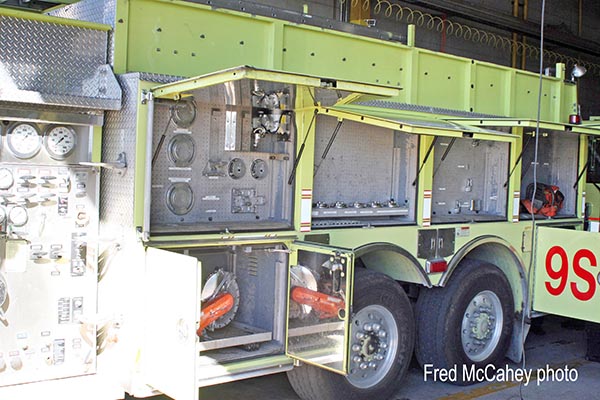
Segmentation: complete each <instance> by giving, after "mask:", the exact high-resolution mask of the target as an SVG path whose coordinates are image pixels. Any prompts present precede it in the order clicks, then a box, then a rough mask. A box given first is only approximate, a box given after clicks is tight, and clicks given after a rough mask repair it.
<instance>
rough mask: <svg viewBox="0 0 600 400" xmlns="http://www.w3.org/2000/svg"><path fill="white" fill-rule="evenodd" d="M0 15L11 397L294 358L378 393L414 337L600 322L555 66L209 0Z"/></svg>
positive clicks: (507, 335) (3, 325)
mask: <svg viewBox="0 0 600 400" xmlns="http://www.w3.org/2000/svg"><path fill="white" fill-rule="evenodd" d="M0 32H2V35H1V36H0V48H2V51H1V52H0V76H1V77H2V79H1V82H2V83H1V86H0V121H1V124H0V133H1V139H2V146H1V147H0V200H1V204H0V223H1V227H2V233H3V235H2V238H3V240H2V246H1V251H2V264H1V266H0V398H3V399H4V398H10V399H30V398H33V396H38V395H40V394H44V395H45V396H46V397H49V398H60V399H62V400H66V399H80V398H82V396H85V398H86V399H99V400H109V399H119V398H123V396H124V395H125V393H129V394H130V395H133V396H136V397H148V396H151V395H154V394H158V393H164V394H166V395H168V396H170V397H172V398H174V399H177V400H192V399H197V398H198V388H199V387H205V386H210V385H217V384H220V383H224V382H231V381H235V380H240V379H246V378H250V377H256V376H262V375H267V374H273V373H279V372H287V374H288V377H289V380H290V382H291V384H292V386H293V388H294V389H295V390H296V392H297V393H298V395H299V396H300V397H301V398H303V399H305V400H309V399H311V400H316V399H341V398H346V397H348V398H353V399H371V398H382V399H383V398H388V397H390V396H391V395H392V394H393V393H395V392H396V391H397V390H399V387H400V386H401V384H402V380H401V378H402V377H403V375H404V374H405V373H406V371H407V369H408V366H409V364H410V362H411V359H412V357H413V354H414V355H416V359H417V360H418V362H419V363H420V364H421V365H433V366H434V367H436V368H449V367H452V366H454V365H467V366H472V365H474V366H477V367H479V366H484V365H488V364H491V363H496V364H498V363H500V362H503V360H504V358H505V357H508V358H510V359H511V360H513V361H515V362H518V361H519V360H520V359H521V358H522V349H523V345H522V344H523V341H524V339H525V337H526V335H527V332H528V327H529V324H530V321H531V318H533V317H535V316H536V315H541V313H552V314H558V315H566V316H571V317H575V318H579V319H584V320H588V321H592V322H600V315H599V314H598V312H597V310H598V306H599V305H600V294H598V293H597V292H596V289H597V288H598V284H599V282H598V271H597V268H598V262H597V258H596V254H597V253H596V251H597V250H598V244H597V239H596V238H597V235H596V234H594V233H590V232H585V231H584V230H583V223H584V211H585V207H584V206H585V202H586V200H585V187H586V180H585V175H586V168H585V166H586V160H587V154H588V144H587V143H588V138H589V137H593V136H594V135H597V134H598V133H600V130H599V129H598V128H597V127H596V126H594V125H593V123H589V124H579V125H572V124H569V123H568V122H567V121H569V115H570V114H574V113H576V110H577V101H576V98H577V93H576V85H575V83H574V82H573V81H572V80H570V79H568V77H567V74H566V72H565V70H566V67H565V66H564V65H561V64H558V65H557V66H556V75H554V76H543V77H539V76H538V75H536V74H532V73H529V72H525V71H519V70H515V69H510V68H506V67H503V66H499V65H494V64H490V63H486V62H480V61H477V60H473V59H465V58H460V57H455V56H451V55H447V54H441V53H436V52H432V51H428V50H423V49H420V48H417V47H415V46H414V38H415V35H414V30H413V29H412V28H411V29H409V31H408V34H407V37H406V38H403V39H402V41H401V42H399V41H397V40H396V39H397V38H396V37H393V36H391V35H386V34H385V33H382V32H379V31H377V30H375V29H372V28H366V27H359V26H353V25H352V26H351V25H348V24H343V23H339V22H336V21H331V20H325V19H320V18H317V17H315V16H312V15H309V14H306V13H305V14H293V13H289V12H283V11H281V10H277V9H273V8H269V7H262V6H257V5H252V4H245V3H243V2H238V1H236V2H231V1H226V0H223V1H222V2H220V1H217V0H211V1H189V2H187V1H165V0H129V1H125V0H109V1H96V0H84V1H81V2H79V3H75V4H72V5H69V6H66V7H62V8H57V9H55V10H52V11H50V12H49V13H48V15H38V14H35V15H33V14H27V13H23V12H19V11H14V10H10V9H2V10H0ZM538 87H541V94H540V95H539V96H540V116H541V117H540V120H539V121H538V120H537V118H536V116H537V112H538V105H537V103H538V101H537V99H538V93H539V92H538ZM589 190H591V189H588V191H589ZM459 383H469V382H462V381H461V382H459Z"/></svg>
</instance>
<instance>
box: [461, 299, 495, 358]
mask: <svg viewBox="0 0 600 400" xmlns="http://www.w3.org/2000/svg"><path fill="white" fill-rule="evenodd" d="M503 323H504V314H503V312H502V303H500V299H499V298H498V296H497V295H496V293H494V292H492V291H489V290H484V291H482V292H479V293H477V294H476V295H475V296H474V297H473V298H472V299H471V301H470V302H469V305H468V306H467V309H466V310H465V313H464V314H463V320H462V326H461V340H462V346H463V350H464V352H465V354H466V355H467V357H469V359H470V360H471V361H473V362H480V361H483V360H485V359H486V358H488V357H489V356H490V355H491V354H492V353H493V352H494V350H495V349H496V346H498V343H499V342H500V336H501V335H502V326H503Z"/></svg>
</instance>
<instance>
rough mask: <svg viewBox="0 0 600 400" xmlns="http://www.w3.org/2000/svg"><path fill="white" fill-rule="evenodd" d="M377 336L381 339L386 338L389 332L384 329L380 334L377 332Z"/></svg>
mask: <svg viewBox="0 0 600 400" xmlns="http://www.w3.org/2000/svg"><path fill="white" fill-rule="evenodd" d="M377 336H379V337H380V338H384V337H386V336H387V332H386V331H384V330H383V329H382V330H380V331H379V332H377Z"/></svg>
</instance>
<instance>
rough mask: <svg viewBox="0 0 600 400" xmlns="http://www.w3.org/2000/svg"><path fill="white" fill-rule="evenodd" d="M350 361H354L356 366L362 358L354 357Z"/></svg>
mask: <svg viewBox="0 0 600 400" xmlns="http://www.w3.org/2000/svg"><path fill="white" fill-rule="evenodd" d="M352 361H354V362H355V363H356V364H358V363H360V362H361V361H362V357H361V356H354V357H352Z"/></svg>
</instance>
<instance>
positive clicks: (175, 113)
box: [171, 100, 196, 128]
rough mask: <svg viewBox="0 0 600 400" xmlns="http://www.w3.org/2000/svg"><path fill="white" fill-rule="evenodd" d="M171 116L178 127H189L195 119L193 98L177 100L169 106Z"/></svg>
mask: <svg viewBox="0 0 600 400" xmlns="http://www.w3.org/2000/svg"><path fill="white" fill-rule="evenodd" d="M171 118H173V122H175V125H177V126H178V127H180V128H189V127H190V126H192V124H193V123H194V121H195V120H196V103H195V102H194V101H193V100H182V101H178V102H177V103H176V104H175V105H174V106H172V107H171Z"/></svg>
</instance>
